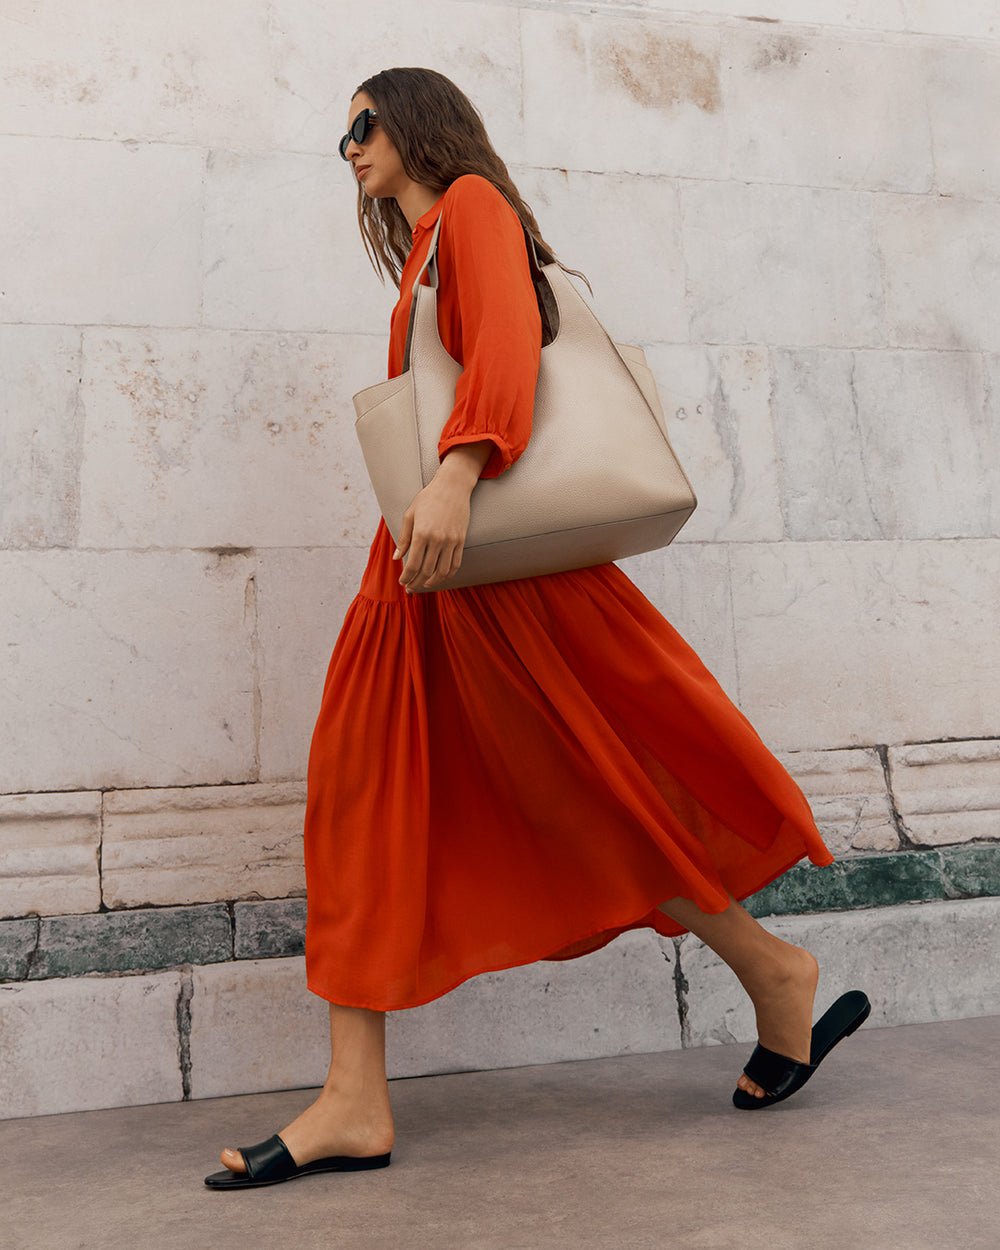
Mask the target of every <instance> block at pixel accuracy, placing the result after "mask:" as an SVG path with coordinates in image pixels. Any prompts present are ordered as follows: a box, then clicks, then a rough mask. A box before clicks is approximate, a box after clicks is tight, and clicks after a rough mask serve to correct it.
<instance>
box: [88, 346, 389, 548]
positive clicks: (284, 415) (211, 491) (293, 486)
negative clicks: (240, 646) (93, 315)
mask: <svg viewBox="0 0 1000 1250" xmlns="http://www.w3.org/2000/svg"><path fill="white" fill-rule="evenodd" d="M84 353H85V373H84V385H83V388H82V394H83V402H84V406H85V408H86V412H87V433H86V440H85V444H84V451H83V462H82V467H81V473H80V483H81V485H80V489H81V496H82V499H81V540H82V541H83V542H84V543H86V544H88V545H92V546H96V547H119V546H135V547H147V546H157V547H218V546H222V547H226V546H232V547H247V546H253V545H257V546H264V547H300V546H322V547H326V546H339V545H342V544H343V545H347V546H350V545H354V544H359V543H365V542H370V541H371V536H372V535H373V534H374V532H375V527H376V525H377V524H378V516H379V513H378V505H377V504H376V502H375V497H374V495H373V493H372V491H371V488H370V486H369V483H368V474H367V472H366V470H365V465H364V460H363V458H362V455H361V448H360V445H359V444H358V440H357V437H356V435H355V433H354V408H353V405H352V404H351V394H352V392H353V391H355V390H358V389H360V387H361V386H363V385H365V384H367V383H370V382H377V381H379V380H380V379H381V378H383V377H384V376H385V346H384V343H383V342H382V340H381V339H380V338H374V337H366V336H363V335H352V336H334V335H328V334H317V335H305V334H289V335H284V334H265V333H260V334H248V333H243V332H228V331H212V330H205V329H204V328H201V329H197V330H160V331H156V330H152V331H138V330H128V329H120V330H116V331H115V332H114V333H113V334H108V333H106V332H104V331H97V330H94V331H88V332H87V333H86V334H85V335H84Z"/></svg>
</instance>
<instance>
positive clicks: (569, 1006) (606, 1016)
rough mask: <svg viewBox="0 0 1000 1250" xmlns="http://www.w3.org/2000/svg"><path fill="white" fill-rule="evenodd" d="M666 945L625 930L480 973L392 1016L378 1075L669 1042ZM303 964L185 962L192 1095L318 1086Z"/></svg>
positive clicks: (318, 1005)
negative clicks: (575, 955)
mask: <svg viewBox="0 0 1000 1250" xmlns="http://www.w3.org/2000/svg"><path fill="white" fill-rule="evenodd" d="M673 949H674V948H673V944H672V943H671V942H666V941H664V942H660V941H658V940H657V939H656V938H654V937H653V936H652V935H651V934H649V933H648V932H647V933H631V934H626V935H623V937H621V938H619V939H618V940H617V941H615V942H614V943H612V944H611V945H610V946H608V947H605V948H604V950H602V951H598V952H596V953H595V954H593V955H588V956H585V957H584V958H582V959H577V960H572V961H568V962H565V963H562V962H553V963H545V962H542V963H537V964H531V965H529V966H527V967H524V968H513V969H508V970H506V971H504V972H499V973H488V974H486V975H484V976H481V977H476V978H474V979H473V980H472V981H469V982H466V983H465V984H464V985H462V986H460V987H459V988H458V989H457V990H454V991H452V993H450V994H448V995H446V996H445V997H444V998H441V999H437V1000H435V1002H433V1003H429V1004H427V1005H426V1006H424V1007H417V1008H413V1009H412V1010H409V1011H400V1012H393V1013H391V1014H390V1015H389V1018H388V1021H387V1036H388V1043H387V1053H388V1070H389V1075H390V1076H417V1075H422V1074H427V1073H431V1072H456V1071H471V1070H475V1069H477V1068H492V1067H517V1066H518V1065H520V1064H528V1063H544V1062H550V1061H554V1060H560V1059H584V1058H596V1057H598V1056H602V1055H614V1054H629V1053H638V1052H645V1051H657V1050H671V1049H674V1048H676V1047H678V1046H679V1045H680V1029H679V1025H678V1020H677V1008H676V1000H675V996H674V983H673ZM303 963H304V961H303V960H301V959H270V960H259V961H249V960H246V961H245V960H240V961H238V962H236V963H233V964H215V965H212V966H210V967H207V968H198V969H195V971H194V995H193V998H192V1002H191V1089H192V1095H193V1097H196V1098H210V1097H217V1096H220V1095H223V1094H235V1093H244V1092H254V1091H257V1090H265V1089H291V1088H295V1087H296V1086H300V1085H319V1084H321V1083H322V1081H323V1080H324V1078H325V1076H326V1069H327V1065H328V1063H329V1053H330V1052H329V1024H328V1012H327V1007H326V1003H325V1002H324V1001H323V1000H322V999H320V998H318V997H316V996H315V995H313V994H310V993H309V992H308V991H307V989H306V985H305V974H304V966H303Z"/></svg>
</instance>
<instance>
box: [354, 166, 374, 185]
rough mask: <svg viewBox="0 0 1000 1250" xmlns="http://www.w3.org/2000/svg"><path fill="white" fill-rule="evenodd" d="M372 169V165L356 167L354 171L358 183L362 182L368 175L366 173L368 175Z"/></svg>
mask: <svg viewBox="0 0 1000 1250" xmlns="http://www.w3.org/2000/svg"><path fill="white" fill-rule="evenodd" d="M370 169H371V165H360V166H355V169H354V176H355V178H357V180H358V182H361V180H362V179H363V178H364V176H365V174H366V173H368V171H369V170H370Z"/></svg>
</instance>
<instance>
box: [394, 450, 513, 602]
mask: <svg viewBox="0 0 1000 1250" xmlns="http://www.w3.org/2000/svg"><path fill="white" fill-rule="evenodd" d="M492 450H493V443H492V442H490V441H488V440H487V441H484V442H480V443H462V444H459V445H458V446H457V447H452V448H451V450H450V451H449V452H448V454H447V455H446V456H445V458H444V460H443V461H442V462H441V465H440V467H439V468H438V471H437V473H435V474H434V477H433V478H432V479H431V480H430V481H429V482H428V483H427V485H426V486H425V487H424V489H423V490H422V491H421V492H420V493H419V494H418V495H416V496H415V498H414V500H413V502H412V503H411V504H410V506H409V507H408V508H407V509H406V512H405V513H404V514H403V528H402V530H401V531H400V534H399V543H398V544H397V547H396V550H395V552H394V553H393V559H394V560H398V559H405V563H404V565H403V572H402V575H401V576H400V579H399V584H400V585H401V586H402V587H404V589H405V590H406V591H407V592H408V593H412V592H413V591H415V590H433V589H434V587H435V586H438V585H440V584H441V582H443V581H444V580H445V579H446V578H448V577H451V576H453V575H454V574H455V573H457V572H458V569H459V567H460V565H461V563H462V551H463V550H464V548H465V536H466V534H467V532H468V529H469V500H470V497H471V495H472V490H473V487H474V486H475V485H476V483H477V482H478V481H479V475H480V473H482V471H483V466H484V465H485V464H486V461H487V460H488V459H489V457H490V453H491V452H492Z"/></svg>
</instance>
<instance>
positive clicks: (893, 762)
mask: <svg viewBox="0 0 1000 1250" xmlns="http://www.w3.org/2000/svg"><path fill="white" fill-rule="evenodd" d="M889 766H890V769H891V771H892V788H893V794H894V795H895V798H896V807H897V809H898V810H899V814H900V817H901V818H902V821H903V825H904V827H905V829H906V832H907V834H908V835H909V837H910V839H911V841H913V842H915V843H917V845H919V846H941V845H943V844H945V843H956V842H972V841H974V840H976V839H979V838H993V837H997V836H1000V742H997V741H995V740H986V741H978V742H977V741H966V742H927V743H920V744H917V745H914V746H905V747H890V748H889Z"/></svg>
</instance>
